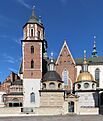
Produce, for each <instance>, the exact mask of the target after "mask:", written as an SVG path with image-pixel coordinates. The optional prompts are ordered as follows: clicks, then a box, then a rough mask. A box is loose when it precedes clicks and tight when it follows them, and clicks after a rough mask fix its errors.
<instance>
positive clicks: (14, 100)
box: [9, 98, 22, 107]
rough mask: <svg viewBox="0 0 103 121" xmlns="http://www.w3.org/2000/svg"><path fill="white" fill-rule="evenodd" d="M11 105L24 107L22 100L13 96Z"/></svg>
mask: <svg viewBox="0 0 103 121" xmlns="http://www.w3.org/2000/svg"><path fill="white" fill-rule="evenodd" d="M9 107H22V102H20V101H19V99H18V98H13V99H12V101H11V102H9Z"/></svg>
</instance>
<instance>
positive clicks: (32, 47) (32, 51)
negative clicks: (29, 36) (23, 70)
mask: <svg viewBox="0 0 103 121" xmlns="http://www.w3.org/2000/svg"><path fill="white" fill-rule="evenodd" d="M33 53H34V46H31V54H33Z"/></svg>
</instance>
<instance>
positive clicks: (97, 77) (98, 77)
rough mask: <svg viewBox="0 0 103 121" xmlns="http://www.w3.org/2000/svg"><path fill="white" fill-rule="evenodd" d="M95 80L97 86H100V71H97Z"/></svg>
mask: <svg viewBox="0 0 103 121" xmlns="http://www.w3.org/2000/svg"><path fill="white" fill-rule="evenodd" d="M95 80H96V81H97V86H99V80H100V69H98V68H97V69H96V70H95Z"/></svg>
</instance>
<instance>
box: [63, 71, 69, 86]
mask: <svg viewBox="0 0 103 121" xmlns="http://www.w3.org/2000/svg"><path fill="white" fill-rule="evenodd" d="M62 80H63V81H64V85H68V70H67V69H64V71H63V73H62Z"/></svg>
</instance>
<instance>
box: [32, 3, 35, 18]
mask: <svg viewBox="0 0 103 121" xmlns="http://www.w3.org/2000/svg"><path fill="white" fill-rule="evenodd" d="M34 9H35V5H33V8H32V16H35V12H34Z"/></svg>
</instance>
